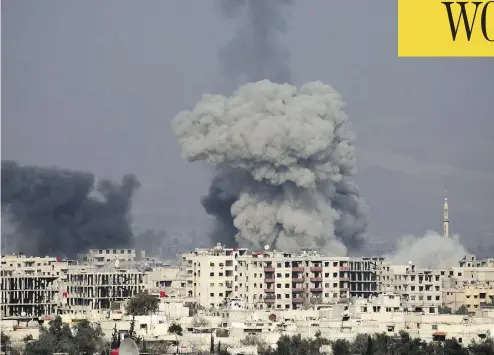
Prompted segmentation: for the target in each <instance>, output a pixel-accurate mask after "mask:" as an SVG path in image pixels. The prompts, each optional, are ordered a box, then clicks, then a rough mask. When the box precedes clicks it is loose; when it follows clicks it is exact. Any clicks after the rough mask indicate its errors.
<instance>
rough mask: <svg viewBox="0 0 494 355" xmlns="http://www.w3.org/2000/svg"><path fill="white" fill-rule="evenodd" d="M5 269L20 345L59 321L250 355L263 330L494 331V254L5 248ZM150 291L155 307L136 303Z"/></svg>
mask: <svg viewBox="0 0 494 355" xmlns="http://www.w3.org/2000/svg"><path fill="white" fill-rule="evenodd" d="M1 270H2V271H1V273H2V274H1V303H2V305H1V307H2V309H1V311H2V322H1V324H2V332H3V333H4V334H5V335H7V336H9V337H10V339H11V341H12V342H16V341H17V342H21V341H22V339H25V338H26V336H29V337H30V338H32V339H36V338H37V337H38V336H39V332H40V327H39V324H41V323H43V322H48V321H50V320H53V319H54V317H56V316H60V317H61V319H62V321H63V322H64V323H66V324H69V325H74V324H76V323H77V322H79V321H81V320H84V319H85V320H88V321H90V322H91V323H97V324H99V325H100V326H101V329H102V331H103V333H104V336H105V338H106V339H111V337H112V334H113V333H114V331H115V330H117V331H118V333H119V334H125V333H126V332H127V331H128V329H129V327H130V325H131V323H134V324H133V325H132V327H134V329H135V332H136V335H137V336H139V337H141V338H142V339H144V340H145V341H147V342H149V343H152V342H169V343H170V344H172V343H173V344H175V346H178V347H179V349H180V352H195V351H198V349H200V350H207V349H209V347H210V338H211V336H212V334H213V336H214V337H216V338H218V339H219V340H220V341H221V344H223V346H224V347H228V348H230V353H235V351H237V353H246V352H248V351H249V350H248V349H247V350H246V348H245V346H242V345H241V344H245V341H246V339H247V340H248V339H250V340H252V338H253V337H255V338H256V339H258V340H262V341H263V342H265V343H266V344H269V345H274V344H276V342H277V341H278V339H279V338H280V337H281V336H282V335H297V334H300V335H301V336H302V337H314V336H315V335H316V334H318V335H320V336H322V337H324V338H325V339H329V340H336V339H347V340H354V338H355V337H356V336H357V335H358V334H373V333H385V334H387V335H398V334H399V333H400V332H402V331H405V332H407V333H408V334H409V335H410V336H411V337H413V338H420V339H423V340H424V341H441V340H442V341H444V340H446V339H448V338H455V339H456V340H457V341H458V342H459V343H464V344H468V343H470V342H472V341H480V340H482V339H484V338H486V337H489V335H490V334H491V333H492V332H493V331H494V307H491V304H492V299H493V298H494V289H493V285H494V259H481V260H479V259H477V258H476V257H475V256H473V255H467V256H465V257H464V258H463V259H462V260H458V264H457V265H456V266H454V267H451V268H445V269H421V268H418V267H416V266H415V265H414V264H413V262H412V261H411V262H410V263H408V264H406V265H393V264H391V263H390V262H388V261H386V259H385V258H383V257H376V258H369V257H325V256H323V255H320V254H319V253H318V252H317V250H310V249H309V250H303V251H301V252H300V253H299V254H297V255H294V254H289V253H283V252H277V251H274V250H269V248H266V250H263V251H254V252H250V251H248V250H247V249H244V248H227V247H224V246H222V245H221V244H219V243H218V245H217V246H216V247H214V248H211V249H196V250H193V251H190V252H188V253H184V254H181V255H180V264H179V265H177V266H173V265H165V264H163V263H162V262H159V261H157V260H155V259H153V258H148V257H146V256H145V254H144V253H139V252H138V251H136V250H134V249H106V250H103V249H92V250H89V252H88V253H87V254H84V255H80V260H79V261H75V260H62V259H60V258H54V257H27V256H24V255H5V256H3V257H2V268H1ZM146 296H147V297H150V298H153V299H155V300H156V303H155V304H154V306H153V307H151V308H146V307H145V304H144V306H141V308H140V309H139V307H137V308H136V309H135V310H131V309H130V307H129V304H130V302H131V301H132V300H136V299H139V298H142V297H144V298H145V297H146ZM171 325H174V326H179V327H180V329H182V330H183V331H180V335H177V334H175V333H173V332H171V331H170V329H171ZM235 349H236V350H235ZM251 350H252V349H251Z"/></svg>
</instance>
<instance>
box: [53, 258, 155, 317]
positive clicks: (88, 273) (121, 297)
mask: <svg viewBox="0 0 494 355" xmlns="http://www.w3.org/2000/svg"><path fill="white" fill-rule="evenodd" d="M145 285H146V280H145V273H144V272H143V271H140V270H137V269H128V268H123V267H112V266H108V267H107V268H99V267H96V268H95V267H93V266H91V265H78V266H74V267H72V268H70V269H69V271H68V273H67V279H66V280H65V281H64V282H63V284H62V287H61V293H62V299H63V306H62V307H61V309H62V310H63V311H64V312H81V311H84V310H90V309H97V310H109V309H111V308H112V304H114V303H115V304H117V305H120V303H122V302H125V301H127V300H128V299H129V298H131V297H133V296H135V295H136V294H137V293H139V292H142V291H143V290H144V288H145Z"/></svg>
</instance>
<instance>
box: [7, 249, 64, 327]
mask: <svg viewBox="0 0 494 355" xmlns="http://www.w3.org/2000/svg"><path fill="white" fill-rule="evenodd" d="M68 268H69V262H68V261H63V260H61V259H60V258H54V257H44V258H39V257H27V256H24V255H7V256H3V257H2V261H1V271H0V275H1V276H0V277H1V279H0V299H1V315H2V317H3V318H9V317H20V316H22V317H40V316H44V315H50V314H56V313H57V310H58V306H59V304H60V298H59V288H60V283H61V282H62V280H64V278H65V277H66V274H67V272H68Z"/></svg>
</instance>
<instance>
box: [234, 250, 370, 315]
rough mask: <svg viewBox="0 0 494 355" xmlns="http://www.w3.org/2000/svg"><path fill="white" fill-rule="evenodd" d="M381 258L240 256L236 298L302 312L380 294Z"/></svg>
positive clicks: (252, 305) (314, 253)
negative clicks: (314, 306) (319, 306)
mask: <svg viewBox="0 0 494 355" xmlns="http://www.w3.org/2000/svg"><path fill="white" fill-rule="evenodd" d="M378 259H379V258H376V259H372V258H350V257H327V256H322V255H320V254H319V253H318V251H317V250H313V249H311V250H309V249H308V250H303V251H302V252H301V253H300V254H299V255H292V254H290V253H282V252H276V251H269V250H265V251H262V252H254V253H252V254H244V255H243V256H240V257H238V259H237V262H238V270H237V276H236V278H235V291H236V293H235V295H236V296H238V297H240V298H241V299H243V300H244V301H245V304H246V305H247V307H248V308H255V309H263V308H268V309H300V308H308V307H310V306H312V305H316V304H322V303H337V302H342V301H347V300H349V299H350V297H361V298H369V297H372V296H376V295H377V294H378V290H377V283H378V278H377V269H376V268H377V265H378V264H379V260H378Z"/></svg>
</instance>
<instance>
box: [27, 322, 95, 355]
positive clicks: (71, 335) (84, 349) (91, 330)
mask: <svg viewBox="0 0 494 355" xmlns="http://www.w3.org/2000/svg"><path fill="white" fill-rule="evenodd" d="M103 345H104V343H103V332H102V331H101V327H100V326H99V325H97V324H96V325H93V324H91V323H90V322H89V321H88V320H82V321H80V322H79V323H78V324H77V326H76V327H75V328H74V331H72V329H71V328H70V327H69V325H68V324H64V323H63V322H62V318H60V317H59V316H57V317H56V318H55V319H54V320H53V321H51V322H50V323H49V325H48V329H46V328H44V327H42V328H41V330H40V335H39V339H38V340H35V341H30V342H28V343H27V344H26V347H25V349H24V355H51V354H53V353H68V354H77V355H92V354H94V353H95V352H99V351H100V350H102V349H103V348H104V346H103Z"/></svg>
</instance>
